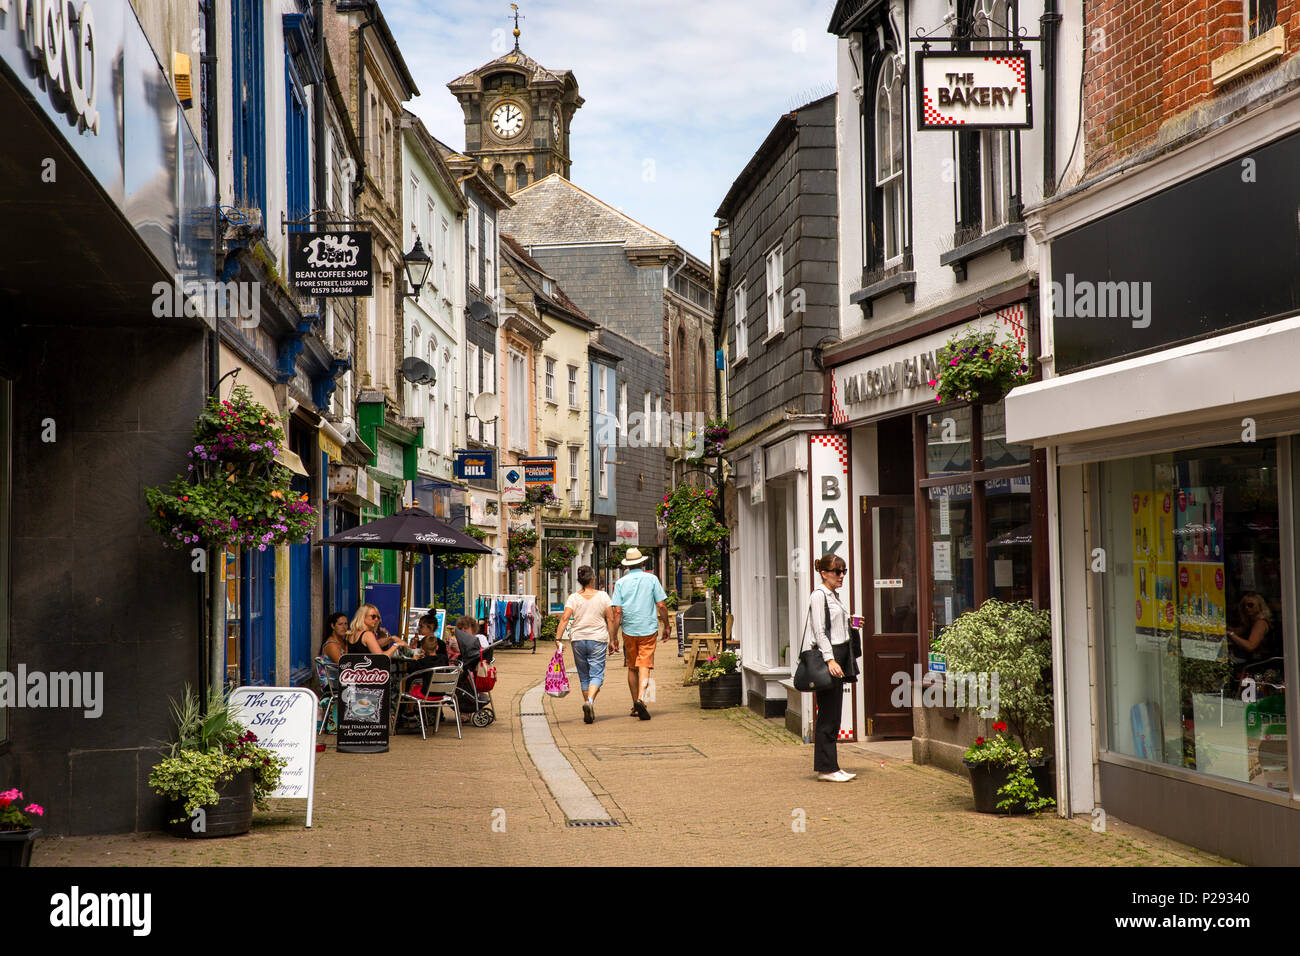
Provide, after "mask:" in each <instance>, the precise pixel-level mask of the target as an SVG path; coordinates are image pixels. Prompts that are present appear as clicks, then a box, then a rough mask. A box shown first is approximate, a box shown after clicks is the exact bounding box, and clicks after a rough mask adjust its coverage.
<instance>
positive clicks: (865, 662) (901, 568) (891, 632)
mask: <svg viewBox="0 0 1300 956" xmlns="http://www.w3.org/2000/svg"><path fill="white" fill-rule="evenodd" d="M859 502H860V505H861V508H860V511H861V515H862V539H861V540H862V542H863V548H862V553H863V557H864V561H865V564H866V567H865V568H863V569H862V573H861V575H860V576H859V580H861V582H862V603H861V607H862V608H863V609H864V610H865V611H866V614H865V615H864V616H863V622H862V623H863V640H862V669H863V685H864V688H865V691H866V701H865V707H864V709H865V711H866V717H867V734H868V735H869V736H877V737H911V736H912V710H911V704H912V702H911V700H910V699H904V700H903V701H902V703H901V706H900V705H899V704H896V703H895V694H896V688H897V686H898V682H897V681H896V680H895V679H894V675H895V674H899V673H902V674H906V675H907V676H908V679H909V680H910V679H911V677H912V674H913V671H912V668H913V665H914V664H916V662H917V594H918V588H917V584H918V580H917V570H916V502H915V499H913V498H912V496H911V495H871V496H863V497H862V498H860V499H859ZM904 686H906V685H904Z"/></svg>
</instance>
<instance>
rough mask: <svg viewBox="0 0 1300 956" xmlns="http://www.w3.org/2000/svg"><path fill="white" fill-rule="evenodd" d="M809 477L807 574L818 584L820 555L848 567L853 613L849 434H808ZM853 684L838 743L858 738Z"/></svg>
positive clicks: (846, 586) (846, 592)
mask: <svg viewBox="0 0 1300 956" xmlns="http://www.w3.org/2000/svg"><path fill="white" fill-rule="evenodd" d="M808 474H809V477H810V478H811V479H812V480H811V485H812V488H811V490H810V496H811V499H812V516H811V517H812V521H811V525H810V531H811V533H812V550H811V552H810V554H809V568H808V573H809V575H810V576H811V578H812V582H813V584H814V586H815V585H817V584H820V583H821V578H820V577H819V575H818V574H817V570H816V569H815V568H814V567H812V563H813V562H814V561H817V560H818V559H819V558H821V557H822V556H823V555H826V554H836V555H839V556H840V557H841V558H843V559H844V563H845V564H846V565H848V569H849V570H848V573H846V574H845V575H844V579H843V581H844V583H843V584H842V585H841V586H840V589H839V597H840V600H841V601H842V602H843V604H844V606H845V607H846V608H848V609H849V611H850V613H852V609H853V593H854V592H853V575H854V574H855V573H856V572H855V569H854V567H853V558H852V553H853V548H852V543H853V539H852V536H851V534H850V529H851V524H850V511H849V502H850V501H852V488H851V486H850V481H849V434H848V432H811V433H810V434H809V435H808ZM855 689H856V685H854V684H848V683H846V684H845V685H844V694H845V697H846V699H845V701H844V709H843V715H844V716H843V718H842V721H841V724H840V733H839V739H840V740H856V739H857V707H856V701H855V700H854V697H853V692H854V691H855Z"/></svg>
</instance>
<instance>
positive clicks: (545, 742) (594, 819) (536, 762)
mask: <svg viewBox="0 0 1300 956" xmlns="http://www.w3.org/2000/svg"><path fill="white" fill-rule="evenodd" d="M545 687H546V685H545V684H538V685H537V686H536V687H534V688H532V689H531V690H529V691H528V692H527V693H525V694H524V697H523V700H521V701H520V703H519V722H520V723H521V724H523V729H524V748H525V749H526V750H527V751H528V757H529V759H530V760H532V762H533V766H534V767H536V768H537V772H538V773H540V774H541V775H542V780H544V781H545V782H546V786H547V789H549V790H550V791H551V796H552V797H554V798H555V802H556V803H557V804H559V807H560V811H561V812H562V813H563V814H564V823H565V826H570V827H616V826H618V821H617V820H615V819H613V818H612V817H611V816H610V815H609V813H608V812H607V811H606V810H605V808H604V807H603V806H601V803H600V801H599V800H597V799H596V797H595V795H594V794H593V793H592V792H591V790H590V789H589V788H588V787H587V785H586V784H585V783H583V782H582V778H581V777H579V776H578V774H577V772H576V771H574V769H573V766H572V765H571V764H570V763H569V761H568V760H566V759H565V758H564V755H563V754H562V753H560V748H559V747H557V746H555V738H554V737H553V736H552V735H551V725H550V724H549V723H548V722H547V720H546V713H545V712H544V711H543V710H542V697H543V694H544V693H545Z"/></svg>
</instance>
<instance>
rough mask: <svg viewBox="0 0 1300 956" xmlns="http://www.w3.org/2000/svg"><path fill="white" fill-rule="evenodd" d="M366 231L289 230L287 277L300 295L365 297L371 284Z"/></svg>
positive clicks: (371, 272) (372, 283)
mask: <svg viewBox="0 0 1300 956" xmlns="http://www.w3.org/2000/svg"><path fill="white" fill-rule="evenodd" d="M370 250H371V244H370V233H368V232H360V231H353V232H345V231H335V230H327V231H325V232H291V233H289V279H290V283H291V284H292V285H293V287H294V288H295V289H297V290H298V292H299V293H301V294H302V295H309V296H327V297H333V296H368V295H371V294H372V289H373V287H374V269H373V266H372V263H371V251H370Z"/></svg>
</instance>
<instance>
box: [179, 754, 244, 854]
mask: <svg viewBox="0 0 1300 956" xmlns="http://www.w3.org/2000/svg"><path fill="white" fill-rule="evenodd" d="M217 796H218V797H219V798H220V799H218V800H217V802H216V803H209V804H206V805H204V806H202V807H199V809H198V810H196V811H195V815H197V817H198V819H197V820H196V819H195V818H194V816H190V817H188V818H186V819H184V820H182V821H181V822H180V823H170V822H169V823H168V824H167V829H168V831H169V832H170V833H171V834H172V835H173V836H178V837H185V838H187V839H192V840H200V839H205V838H208V837H228V836H239V835H240V834H241V833H247V832H248V831H249V830H251V829H252V828H253V771H251V770H241V771H240V772H239V773H237V774H235V776H233V777H231V778H230V779H229V780H226V781H224V782H222V783H219V784H217ZM200 811H201V812H200ZM184 813H185V805H184V802H183V801H179V800H173V801H169V802H168V804H167V819H168V820H169V821H170V820H173V819H174V818H176V817H178V816H181V815H183V814H184ZM196 827H197V829H196Z"/></svg>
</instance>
